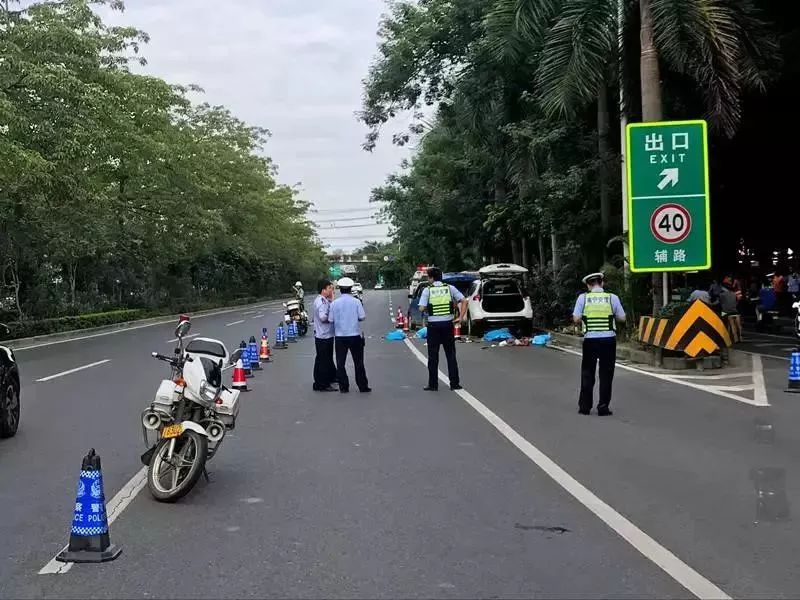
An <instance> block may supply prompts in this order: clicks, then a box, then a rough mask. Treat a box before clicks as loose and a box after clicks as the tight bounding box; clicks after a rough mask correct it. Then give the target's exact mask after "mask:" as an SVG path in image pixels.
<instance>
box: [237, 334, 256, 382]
mask: <svg viewBox="0 0 800 600" xmlns="http://www.w3.org/2000/svg"><path fill="white" fill-rule="evenodd" d="M239 348H241V350H242V367H243V368H244V374H245V376H246V377H252V376H253V369H252V368H251V365H250V348H248V347H247V342H245V341H244V340H242V342H241V343H240V344H239Z"/></svg>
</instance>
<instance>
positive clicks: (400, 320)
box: [395, 308, 406, 329]
mask: <svg viewBox="0 0 800 600" xmlns="http://www.w3.org/2000/svg"><path fill="white" fill-rule="evenodd" d="M405 324H406V317H405V315H404V314H403V309H402V308H398V309H397V319H396V320H395V326H396V327H397V329H402V328H404V327H405Z"/></svg>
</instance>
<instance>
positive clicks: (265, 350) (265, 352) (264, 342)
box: [258, 335, 272, 362]
mask: <svg viewBox="0 0 800 600" xmlns="http://www.w3.org/2000/svg"><path fill="white" fill-rule="evenodd" d="M258 358H259V359H260V360H262V361H263V362H270V361H271V360H272V357H271V356H270V355H269V340H268V339H267V336H265V335H262V336H261V352H260V353H259V355H258Z"/></svg>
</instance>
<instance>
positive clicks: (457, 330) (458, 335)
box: [453, 321, 461, 340]
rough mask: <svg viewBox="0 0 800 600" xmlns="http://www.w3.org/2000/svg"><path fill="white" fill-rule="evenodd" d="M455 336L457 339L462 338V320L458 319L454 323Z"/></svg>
mask: <svg viewBox="0 0 800 600" xmlns="http://www.w3.org/2000/svg"><path fill="white" fill-rule="evenodd" d="M453 337H454V338H456V339H457V340H460V339H461V321H456V322H455V323H454V324H453Z"/></svg>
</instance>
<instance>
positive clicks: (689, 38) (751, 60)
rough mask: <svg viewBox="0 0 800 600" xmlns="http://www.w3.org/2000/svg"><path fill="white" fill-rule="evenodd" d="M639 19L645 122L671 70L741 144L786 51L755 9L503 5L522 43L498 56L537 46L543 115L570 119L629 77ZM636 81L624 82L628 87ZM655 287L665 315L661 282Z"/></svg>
mask: <svg viewBox="0 0 800 600" xmlns="http://www.w3.org/2000/svg"><path fill="white" fill-rule="evenodd" d="M637 9H638V13H639V19H638V21H639V39H640V43H641V47H640V56H639V79H640V81H641V89H640V94H641V107H642V120H643V121H658V120H661V119H662V117H663V103H662V99H661V73H660V68H661V66H662V64H663V65H664V66H666V67H668V68H669V69H671V70H673V71H675V72H677V73H679V74H681V75H685V76H688V77H690V78H691V79H692V80H694V81H695V82H696V84H697V86H698V88H699V89H700V91H701V93H702V95H703V99H704V102H705V105H706V112H707V115H706V117H707V119H708V120H709V122H710V123H711V125H712V127H715V128H716V129H717V130H720V131H722V132H724V133H725V134H727V135H733V133H734V132H735V130H736V127H737V126H738V124H739V121H740V120H741V116H742V106H741V98H742V95H743V92H744V91H745V90H747V89H759V90H763V89H764V88H765V78H764V72H765V71H764V68H763V67H764V65H765V64H766V63H767V61H768V60H769V59H771V58H772V57H774V56H775V55H776V54H777V41H776V39H775V37H774V36H773V35H772V33H771V32H769V31H768V28H767V26H766V25H765V23H764V22H763V20H761V18H760V16H759V14H758V11H757V10H756V9H755V7H754V5H753V3H752V1H751V0H497V4H496V8H495V11H494V18H495V19H496V20H497V21H499V22H504V23H505V24H507V25H508V24H513V30H514V32H515V35H514V36H512V40H513V41H512V42H509V43H507V44H502V43H501V44H498V47H499V48H501V49H502V50H503V51H506V52H519V48H520V47H522V46H523V44H522V41H527V42H528V47H529V48H537V49H538V48H541V59H540V61H539V71H538V77H537V83H538V89H539V93H540V94H541V100H542V104H543V107H544V108H545V110H546V112H548V113H549V114H551V115H560V116H563V115H567V114H569V113H571V112H572V111H573V110H574V109H576V108H578V107H580V106H581V105H584V104H586V103H588V102H592V101H595V100H596V99H598V98H600V97H601V95H604V94H606V87H607V81H608V79H609V75H610V71H611V70H612V69H619V71H618V74H620V75H624V73H623V63H624V60H623V59H624V56H623V55H622V54H621V53H620V52H619V47H620V45H621V43H620V40H622V39H625V37H626V36H625V35H624V33H625V30H626V29H627V28H629V27H630V26H631V25H632V24H633V23H635V21H636V19H635V18H629V19H625V20H621V17H622V15H632V16H633V17H635V15H636V11H637ZM618 35H619V36H620V37H618ZM625 50H626V48H622V51H623V53H624V51H625ZM626 79H627V78H624V77H622V76H621V77H620V82H621V85H626V84H627V83H628V81H626ZM599 112H600V111H599ZM598 116H599V119H598V130H599V132H600V133H602V131H603V123H601V120H602V115H600V114H599V115H598ZM653 284H654V310H657V309H658V308H660V303H661V293H660V288H661V280H660V277H656V276H654V278H653Z"/></svg>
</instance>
